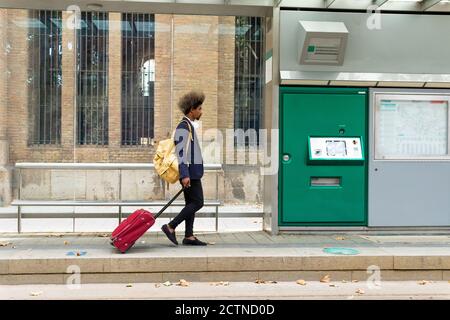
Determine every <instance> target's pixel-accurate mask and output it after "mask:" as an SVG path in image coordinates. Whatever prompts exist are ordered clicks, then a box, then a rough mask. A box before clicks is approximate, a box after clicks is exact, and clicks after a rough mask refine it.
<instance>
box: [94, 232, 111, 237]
mask: <svg viewBox="0 0 450 320" xmlns="http://www.w3.org/2000/svg"><path fill="white" fill-rule="evenodd" d="M97 237H99V238H109V237H110V235H109V234H107V233H104V234H99V235H97Z"/></svg>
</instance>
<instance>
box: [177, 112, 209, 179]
mask: <svg viewBox="0 0 450 320" xmlns="http://www.w3.org/2000/svg"><path fill="white" fill-rule="evenodd" d="M183 120H184V121H183ZM183 120H182V121H181V122H180V123H179V124H178V126H177V128H176V131H175V136H174V143H175V153H176V155H177V158H178V170H179V172H180V179H183V178H186V177H189V178H191V179H194V180H197V179H201V178H202V177H203V172H204V169H203V158H202V151H201V149H200V144H199V142H198V139H197V135H196V133H195V130H194V127H193V126H192V125H191V123H190V122H189V119H188V118H187V117H183ZM188 126H189V127H190V128H191V130H192V138H191V141H190V145H189V147H188V152H187V155H186V147H187V140H188V139H189V127H188ZM185 155H186V156H185Z"/></svg>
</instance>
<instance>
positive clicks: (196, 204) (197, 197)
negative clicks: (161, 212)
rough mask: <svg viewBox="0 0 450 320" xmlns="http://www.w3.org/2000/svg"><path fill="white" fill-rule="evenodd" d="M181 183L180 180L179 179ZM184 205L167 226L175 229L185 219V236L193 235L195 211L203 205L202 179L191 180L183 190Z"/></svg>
mask: <svg viewBox="0 0 450 320" xmlns="http://www.w3.org/2000/svg"><path fill="white" fill-rule="evenodd" d="M180 184H181V180H180ZM183 194H184V199H185V201H186V206H185V207H184V208H183V209H182V210H181V212H180V213H179V214H178V215H177V216H176V217H175V218H174V219H173V220H172V221H170V222H169V226H170V227H171V228H172V229H175V228H176V227H177V226H178V225H179V224H180V223H181V222H183V221H185V223H186V228H185V232H184V233H185V237H186V238H188V237H190V236H193V235H194V219H195V213H196V212H197V211H198V210H200V209H201V208H202V207H203V188H202V181H201V180H200V179H198V180H191V186H190V187H189V188H186V189H184V191H183Z"/></svg>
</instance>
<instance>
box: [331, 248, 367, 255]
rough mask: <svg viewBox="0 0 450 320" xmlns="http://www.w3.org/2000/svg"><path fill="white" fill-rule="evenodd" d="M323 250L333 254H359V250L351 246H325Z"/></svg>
mask: <svg viewBox="0 0 450 320" xmlns="http://www.w3.org/2000/svg"><path fill="white" fill-rule="evenodd" d="M323 252H325V253H331V254H343V255H355V254H359V251H358V250H356V249H351V248H325V249H323Z"/></svg>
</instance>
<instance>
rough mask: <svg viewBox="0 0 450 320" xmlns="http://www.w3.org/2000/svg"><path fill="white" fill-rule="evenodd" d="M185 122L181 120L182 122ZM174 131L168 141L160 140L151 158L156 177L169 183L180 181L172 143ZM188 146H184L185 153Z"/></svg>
mask: <svg viewBox="0 0 450 320" xmlns="http://www.w3.org/2000/svg"><path fill="white" fill-rule="evenodd" d="M183 121H184V122H186V123H187V120H182V122H183ZM188 127H189V140H193V138H192V131H191V130H192V129H191V126H190V125H189V123H188ZM175 132H176V129H175V130H174V132H173V134H172V137H171V138H170V139H165V140H161V141H160V142H159V143H158V147H157V148H156V152H155V156H154V157H153V164H154V165H155V170H156V172H157V173H158V175H159V176H160V177H161V178H162V179H163V180H165V181H167V182H169V183H175V182H177V181H178V180H179V179H180V172H179V171H178V159H177V155H176V154H175V143H174V141H173V139H174V136H175ZM189 144H190V143H188V145H187V146H186V153H187V151H188V148H189Z"/></svg>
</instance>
